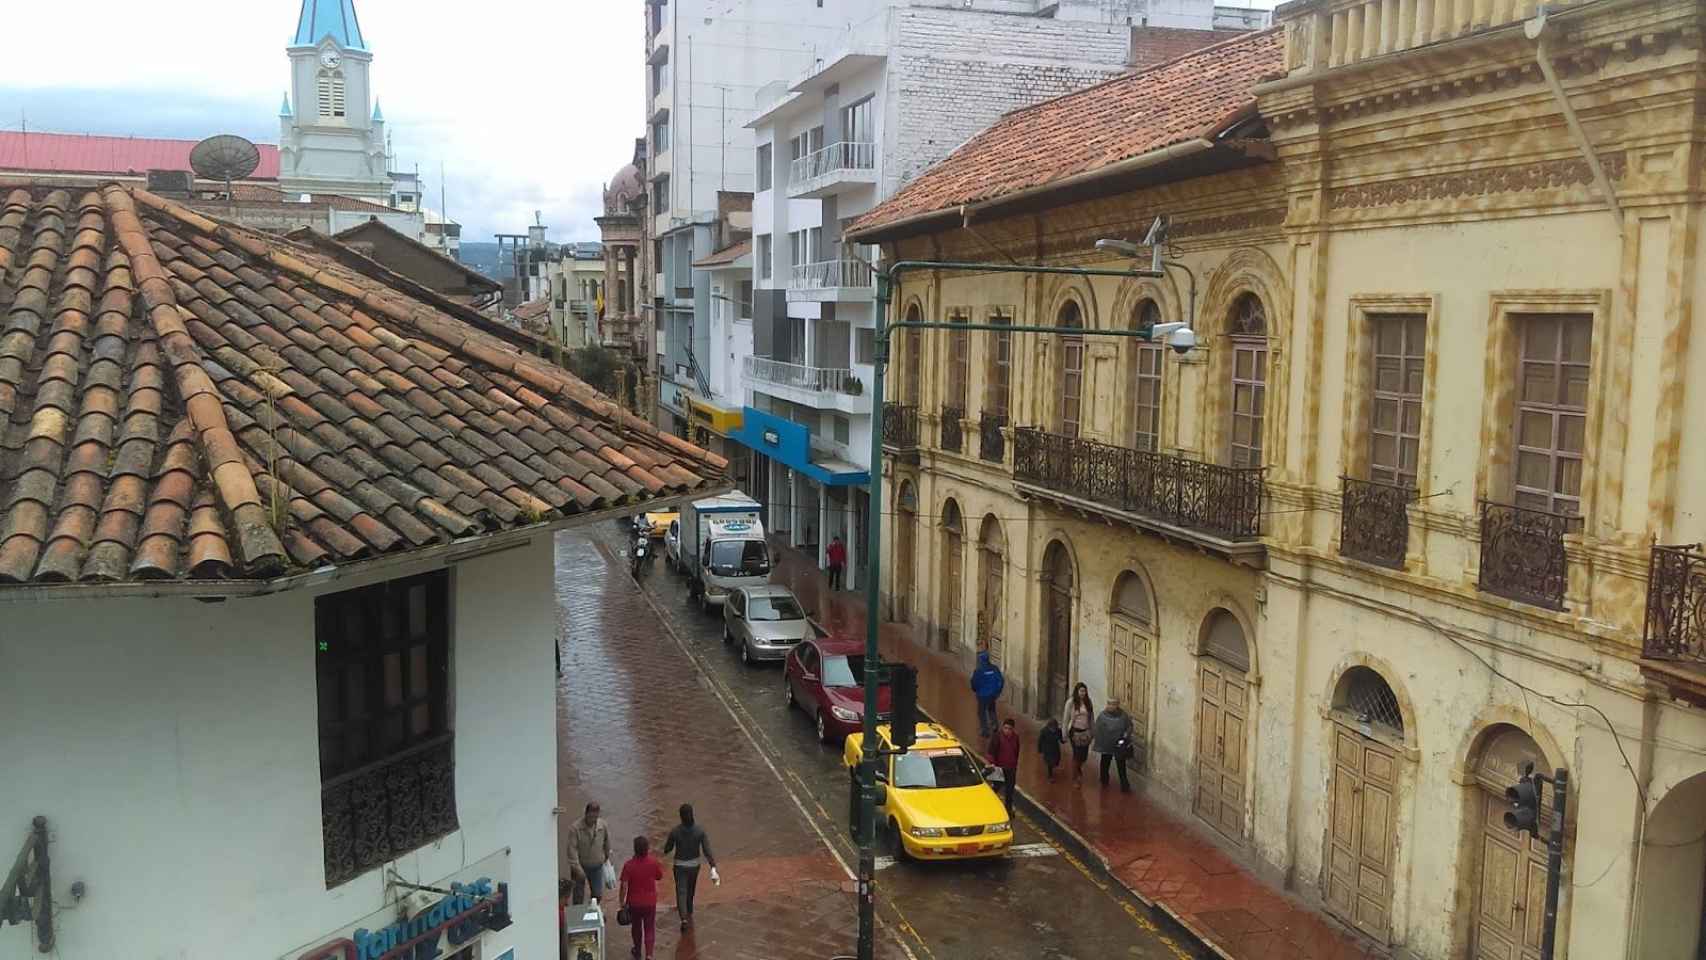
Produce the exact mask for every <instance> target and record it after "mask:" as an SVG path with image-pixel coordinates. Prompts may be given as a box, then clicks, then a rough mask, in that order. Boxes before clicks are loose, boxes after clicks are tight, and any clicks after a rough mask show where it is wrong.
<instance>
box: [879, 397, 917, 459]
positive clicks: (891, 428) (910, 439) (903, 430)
mask: <svg viewBox="0 0 1706 960" xmlns="http://www.w3.org/2000/svg"><path fill="white" fill-rule="evenodd" d="M883 446H885V447H893V448H894V449H896V450H915V449H917V447H918V405H917V404H911V403H885V404H883Z"/></svg>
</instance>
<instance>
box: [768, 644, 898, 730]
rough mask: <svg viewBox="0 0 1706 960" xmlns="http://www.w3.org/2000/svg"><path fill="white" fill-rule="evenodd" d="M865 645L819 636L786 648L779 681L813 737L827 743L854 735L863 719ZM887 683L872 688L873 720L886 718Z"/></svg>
mask: <svg viewBox="0 0 1706 960" xmlns="http://www.w3.org/2000/svg"><path fill="white" fill-rule="evenodd" d="M864 683H865V644H864V641H862V640H848V639H842V638H836V637H821V638H818V639H816V640H808V641H806V642H805V643H802V644H800V645H798V646H796V647H795V648H794V649H792V650H790V651H788V658H787V661H786V662H785V663H784V664H783V665H782V685H783V686H784V687H785V688H786V693H787V696H788V706H790V707H799V708H800V709H801V710H804V711H805V712H806V715H807V716H809V717H811V718H812V722H813V723H815V724H816V725H817V738H818V739H819V740H822V741H823V742H824V743H833V742H834V741H836V740H839V739H841V738H842V737H845V736H847V735H848V734H850V733H857V732H858V731H859V730H860V728H861V727H862V726H863V725H864V722H865V687H864ZM890 709H891V708H890V705H889V685H888V684H887V683H884V684H883V685H882V686H880V687H878V688H877V720H878V721H879V722H886V721H887V720H888V719H889V710H890Z"/></svg>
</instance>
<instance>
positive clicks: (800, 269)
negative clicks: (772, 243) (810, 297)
mask: <svg viewBox="0 0 1706 960" xmlns="http://www.w3.org/2000/svg"><path fill="white" fill-rule="evenodd" d="M875 282H876V281H875V280H874V279H873V276H872V273H871V268H870V267H869V266H868V265H866V264H864V263H861V262H860V261H858V260H819V261H816V262H815V263H796V264H794V273H793V276H792V277H790V278H789V279H788V286H789V287H791V288H793V289H795V290H826V289H829V288H831V287H869V286H871V285H873V284H874V283H875Z"/></svg>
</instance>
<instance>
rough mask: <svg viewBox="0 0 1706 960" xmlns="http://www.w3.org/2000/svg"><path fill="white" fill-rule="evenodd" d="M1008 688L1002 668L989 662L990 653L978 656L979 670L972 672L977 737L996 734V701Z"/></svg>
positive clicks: (986, 651)
mask: <svg viewBox="0 0 1706 960" xmlns="http://www.w3.org/2000/svg"><path fill="white" fill-rule="evenodd" d="M1005 686H1007V678H1006V677H1004V676H1002V675H1001V668H1000V667H997V666H996V665H995V664H993V663H990V662H989V651H988V650H982V651H979V652H978V655H977V669H975V670H973V671H972V672H971V692H972V694H973V695H975V696H976V697H977V735H978V736H979V737H985V738H987V737H989V736H990V735H991V734H993V733H994V732H995V701H996V699H997V698H998V697H1000V696H1001V690H1002V688H1003V687H1005Z"/></svg>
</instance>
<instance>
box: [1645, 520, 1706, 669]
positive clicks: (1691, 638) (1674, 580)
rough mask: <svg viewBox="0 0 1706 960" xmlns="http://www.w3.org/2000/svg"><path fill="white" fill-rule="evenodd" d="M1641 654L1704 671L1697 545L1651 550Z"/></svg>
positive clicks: (1705, 565)
mask: <svg viewBox="0 0 1706 960" xmlns="http://www.w3.org/2000/svg"><path fill="white" fill-rule="evenodd" d="M1641 655H1642V656H1643V657H1646V658H1647V659H1649V660H1677V661H1682V662H1685V663H1688V664H1691V665H1693V666H1694V667H1695V668H1696V669H1706V552H1702V550H1701V547H1700V544H1698V543H1695V544H1686V545H1682V546H1668V547H1667V546H1655V547H1653V552H1652V560H1651V562H1650V563H1649V565H1648V567H1647V625H1646V629H1645V630H1643V631H1642V640H1641Z"/></svg>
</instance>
